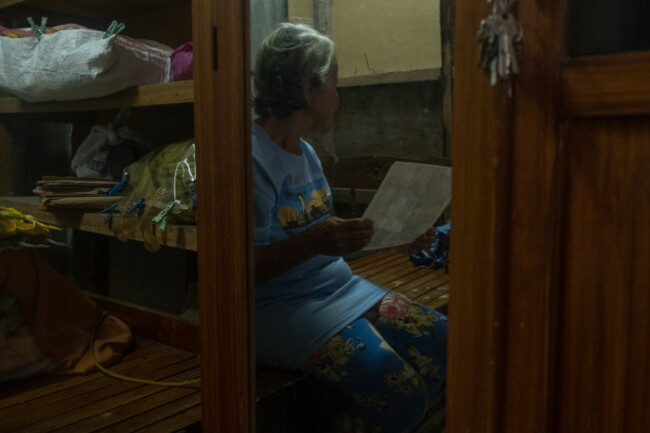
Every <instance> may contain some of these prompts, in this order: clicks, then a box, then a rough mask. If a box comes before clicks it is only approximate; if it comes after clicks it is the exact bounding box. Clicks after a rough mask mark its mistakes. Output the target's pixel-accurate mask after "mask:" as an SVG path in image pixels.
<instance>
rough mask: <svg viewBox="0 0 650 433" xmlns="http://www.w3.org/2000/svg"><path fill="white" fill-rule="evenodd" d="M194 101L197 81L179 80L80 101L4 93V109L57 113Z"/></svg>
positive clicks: (1, 109) (0, 98) (0, 101)
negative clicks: (41, 99) (29, 98)
mask: <svg viewBox="0 0 650 433" xmlns="http://www.w3.org/2000/svg"><path fill="white" fill-rule="evenodd" d="M192 102H194V81H193V80H187V81H175V82H172V83H163V84H147V85H144V86H138V87H132V88H130V89H126V90H123V91H121V92H118V93H115V94H113V95H109V96H104V97H101V98H91V99H82V100H78V101H48V102H32V103H30V102H25V101H23V100H22V99H20V98H17V97H15V96H10V95H2V96H0V113H55V112H65V111H94V110H112V109H119V108H123V107H146V106H156V105H173V104H186V103H192Z"/></svg>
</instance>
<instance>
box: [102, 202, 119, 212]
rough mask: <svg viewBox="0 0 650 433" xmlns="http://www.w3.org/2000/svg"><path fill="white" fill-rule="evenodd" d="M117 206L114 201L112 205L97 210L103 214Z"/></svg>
mask: <svg viewBox="0 0 650 433" xmlns="http://www.w3.org/2000/svg"><path fill="white" fill-rule="evenodd" d="M116 207H117V203H113V204H112V205H110V206H108V207H105V208H104V209H102V210H100V211H99V212H97V213H98V214H103V213H111V212H112V211H113V209H115V208H116Z"/></svg>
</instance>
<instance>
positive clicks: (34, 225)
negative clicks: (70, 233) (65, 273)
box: [0, 206, 61, 243]
mask: <svg viewBox="0 0 650 433" xmlns="http://www.w3.org/2000/svg"><path fill="white" fill-rule="evenodd" d="M52 230H54V231H60V230H61V229H60V228H58V227H56V226H53V225H49V224H44V223H42V222H39V221H36V219H35V218H34V217H33V216H31V215H24V214H23V213H21V212H19V211H18V210H16V209H14V208H10V207H4V206H0V240H2V241H7V240H10V241H18V242H36V243H42V242H43V241H45V240H46V239H50V238H51V237H52Z"/></svg>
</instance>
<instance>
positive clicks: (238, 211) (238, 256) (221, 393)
mask: <svg viewBox="0 0 650 433" xmlns="http://www.w3.org/2000/svg"><path fill="white" fill-rule="evenodd" d="M192 15H193V17H192V22H193V43H194V55H195V56H194V83H195V93H194V94H195V103H194V119H195V137H196V165H197V203H198V206H197V228H198V267H199V322H200V337H201V338H200V340H201V381H202V385H201V388H202V392H201V407H202V431H204V432H215V433H216V432H228V433H252V432H255V391H254V390H255V360H254V353H255V347H254V344H255V339H254V329H255V327H254V323H253V320H254V293H255V292H254V280H253V278H254V275H253V257H252V252H253V249H252V215H253V213H252V208H251V205H252V194H251V192H252V187H251V179H252V177H251V158H250V141H251V132H250V131H251V111H250V107H251V103H250V99H251V98H250V84H249V83H250V58H249V57H250V54H249V51H250V50H249V48H248V47H249V6H248V2H247V1H243V2H242V1H235V0H223V1H215V0H193V3H192Z"/></svg>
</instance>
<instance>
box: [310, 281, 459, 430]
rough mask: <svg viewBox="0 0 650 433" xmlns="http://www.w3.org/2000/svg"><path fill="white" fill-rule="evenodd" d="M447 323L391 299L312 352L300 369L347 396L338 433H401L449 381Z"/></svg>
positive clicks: (395, 297)
mask: <svg viewBox="0 0 650 433" xmlns="http://www.w3.org/2000/svg"><path fill="white" fill-rule="evenodd" d="M446 357H447V318H446V317H445V316H444V315H442V314H440V313H438V312H437V311H434V310H432V309H429V308H427V307H424V306H422V305H420V304H416V303H413V302H411V301H410V300H409V299H407V298H405V297H404V296H402V295H399V294H397V293H389V294H387V295H386V296H385V297H384V298H383V299H382V300H381V301H380V302H379V303H378V304H377V305H375V306H374V307H373V308H372V309H371V310H370V311H368V312H367V313H366V314H365V315H364V316H363V317H361V318H359V319H357V320H355V321H354V322H352V323H351V324H350V325H348V326H347V327H346V328H345V329H343V330H342V331H341V332H340V333H339V334H337V335H335V336H334V337H333V338H331V339H330V340H329V341H328V342H327V343H325V344H324V345H323V346H321V348H320V349H318V350H317V351H316V352H315V353H313V354H312V355H311V356H310V357H309V359H307V361H305V363H303V365H302V366H301V370H302V371H304V372H306V373H308V374H310V375H311V376H313V377H316V378H318V379H321V380H324V381H325V382H327V383H329V384H330V385H332V386H334V387H336V388H338V389H339V390H341V391H342V392H344V393H345V394H347V395H348V396H349V397H350V398H351V401H352V402H353V403H352V404H350V405H348V408H347V410H346V411H345V413H342V414H341V415H340V416H339V417H338V418H337V419H336V420H334V422H333V425H332V432H336V433H344V432H345V433H347V432H350V433H352V432H354V433H402V432H408V431H409V430H411V429H412V428H413V427H414V426H415V425H417V423H418V422H419V421H420V420H421V419H422V416H423V415H424V411H425V409H426V407H427V403H428V400H429V396H433V395H434V393H435V392H436V391H438V390H439V389H440V388H441V386H442V384H443V383H444V381H445V371H446Z"/></svg>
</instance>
